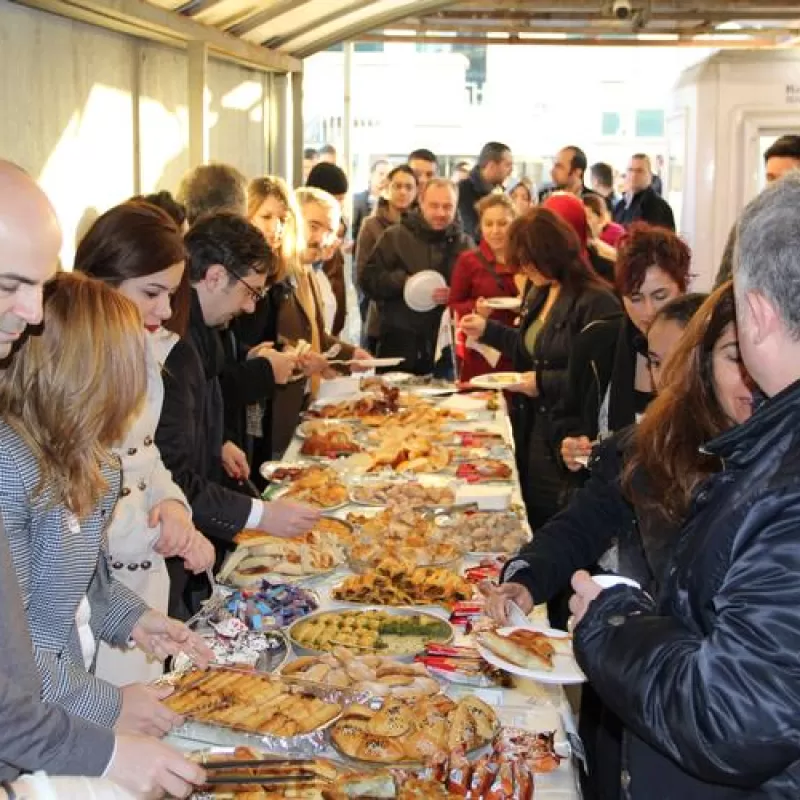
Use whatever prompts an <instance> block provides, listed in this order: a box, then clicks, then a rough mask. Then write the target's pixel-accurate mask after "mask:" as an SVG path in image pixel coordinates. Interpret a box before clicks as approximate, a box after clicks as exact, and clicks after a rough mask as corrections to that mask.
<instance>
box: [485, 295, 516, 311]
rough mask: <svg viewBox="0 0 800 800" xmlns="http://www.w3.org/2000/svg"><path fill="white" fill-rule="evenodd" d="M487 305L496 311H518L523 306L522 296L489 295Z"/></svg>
mask: <svg viewBox="0 0 800 800" xmlns="http://www.w3.org/2000/svg"><path fill="white" fill-rule="evenodd" d="M486 305H487V306H489V308H493V309H494V310H495V311H516V310H517V309H518V308H521V307H522V298H521V297H487V298H486Z"/></svg>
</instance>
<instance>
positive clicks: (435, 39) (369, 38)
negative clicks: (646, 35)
mask: <svg viewBox="0 0 800 800" xmlns="http://www.w3.org/2000/svg"><path fill="white" fill-rule="evenodd" d="M358 41H360V42H387V41H388V42H420V43H425V44H477V45H481V44H482V45H486V44H492V45H511V46H518V45H533V46H537V47H543V46H544V47H547V46H554V45H555V46H558V47H563V46H564V45H572V46H580V47H680V48H683V47H713V48H719V49H725V50H752V49H755V48H759V47H765V48H769V49H775V48H783V47H785V45H784V44H783V43H781V42H776V41H775V40H774V39H748V40H746V41H741V40H738V39H716V38H715V39H714V40H713V41H709V40H705V41H704V40H700V41H695V40H694V39H691V38H689V39H679V40H677V41H650V40H645V41H643V40H641V39H637V38H636V36H635V34H631V35H630V36H628V37H625V38H612V37H606V38H600V37H597V36H595V37H593V38H587V39H584V38H579V37H577V36H576V37H575V38H570V39H551V38H544V37H543V38H539V39H537V38H530V39H529V38H527V37H526V38H524V39H520V38H519V37H516V38H513V37H512V38H509V39H486V38H485V37H477V36H465V37H452V36H388V37H387V36H375V35H372V34H363V35H360V36H359V37H358Z"/></svg>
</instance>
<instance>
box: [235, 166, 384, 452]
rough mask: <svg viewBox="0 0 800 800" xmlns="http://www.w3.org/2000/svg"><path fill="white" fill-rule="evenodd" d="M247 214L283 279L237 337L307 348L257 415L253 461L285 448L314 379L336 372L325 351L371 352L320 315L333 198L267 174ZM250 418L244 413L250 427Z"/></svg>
mask: <svg viewBox="0 0 800 800" xmlns="http://www.w3.org/2000/svg"><path fill="white" fill-rule="evenodd" d="M248 212H249V214H250V221H251V222H252V223H253V224H254V225H255V226H256V227H258V228H260V229H261V231H262V232H263V233H264V235H265V237H266V238H267V242H268V243H269V244H270V247H271V248H272V250H273V252H275V253H276V254H279V256H280V260H281V275H282V278H283V279H282V280H279V281H277V282H276V283H275V284H274V285H273V286H272V287H271V288H270V290H269V292H268V294H267V297H266V298H265V299H264V300H263V301H262V302H261V303H260V304H259V306H258V307H257V308H256V312H255V314H251V315H250V316H249V317H246V318H245V317H242V318H241V319H239V320H237V321H236V323H235V331H236V335H237V338H238V339H239V341H240V343H241V344H242V345H244V346H250V347H252V346H255V345H257V344H258V343H259V342H271V343H273V344H274V346H276V347H278V348H283V349H284V350H289V351H298V350H299V349H305V348H306V347H308V349H306V350H305V352H304V353H303V354H302V355H301V356H300V357H299V358H298V361H297V364H298V366H299V368H300V370H301V373H299V374H298V375H297V376H296V377H295V379H294V380H292V381H290V382H288V383H286V384H285V385H283V386H278V387H276V390H275V394H274V399H273V402H272V404H271V407H270V408H267V409H265V413H264V414H263V416H261V417H260V418H259V420H260V422H261V433H262V437H261V441H260V442H259V443H257V445H256V447H255V448H254V463H259V461H258V459H259V457H260V459H261V461H267V460H269V459H271V458H273V457H280V456H281V455H282V454H283V452H284V451H285V450H286V448H287V447H288V446H289V442H290V441H291V438H292V435H293V433H294V430H295V428H296V427H297V424H298V422H299V420H300V414H301V413H302V411H303V409H304V408H305V407H306V406H307V405H308V402H309V401H310V399H311V398H312V397H313V396H314V395H315V393H316V391H317V389H318V387H319V381H320V378H321V377H322V376H325V377H335V376H336V375H337V374H339V373H337V372H335V371H334V370H332V369H330V368H329V367H328V362H327V359H326V358H324V357H323V356H322V353H323V352H324V351H326V350H328V349H330V348H331V347H337V348H339V349H338V354H337V356H336V357H337V358H345V359H346V358H352V357H353V356H354V355H356V354H357V353H359V352H360V353H361V355H362V356H369V354H368V353H366V352H365V351H358V349H357V348H354V347H353V346H352V345H348V344H346V343H344V342H342V341H340V340H339V339H337V338H336V337H334V336H331V335H330V334H329V333H328V332H327V331H326V330H325V324H324V321H323V319H322V308H323V305H322V299H321V297H320V293H319V287H318V285H317V282H316V279H315V277H314V273H313V269H312V266H311V264H312V263H313V261H315V260H318V258H319V257H321V253H322V249H323V245H324V240H325V237H326V236H327V235H332V234H333V232H334V231H335V230H336V228H337V226H338V224H339V212H338V203H337V201H336V200H335V199H334V198H333V197H332V196H331V195H329V194H328V193H327V192H323V191H321V190H319V189H311V188H304V189H300V190H298V192H297V194H296V195H295V196H294V197H293V196H292V195H290V193H289V191H288V188H287V186H286V184H285V183H284V181H283V180H281V179H280V178H275V177H272V176H269V177H266V178H257V179H255V180H253V181H251V182H250V185H249V186H248ZM257 421H258V420H257ZM250 423H251V419H250V418H249V419H248V427H249V426H250ZM254 427H255V426H254Z"/></svg>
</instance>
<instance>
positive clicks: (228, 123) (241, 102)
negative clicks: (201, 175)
mask: <svg viewBox="0 0 800 800" xmlns="http://www.w3.org/2000/svg"><path fill="white" fill-rule="evenodd" d="M267 86H268V81H267V80H266V76H264V75H263V74H262V73H260V72H254V71H252V70H248V69H245V68H243V67H239V66H236V65H234V64H228V63H226V62H222V61H214V60H209V62H208V89H209V93H210V105H209V112H210V113H209V123H210V133H209V136H210V151H209V152H210V157H211V160H212V161H225V162H226V163H228V164H233V165H234V166H235V167H238V168H239V169H240V170H241V171H242V172H243V173H244V174H245V175H246V176H247V177H248V178H253V177H256V176H258V175H264V174H265V173H266V172H267V158H266V148H267V145H266V142H267V139H266V137H265V135H264V125H265V119H264V105H265V101H266V99H267V97H266V95H267Z"/></svg>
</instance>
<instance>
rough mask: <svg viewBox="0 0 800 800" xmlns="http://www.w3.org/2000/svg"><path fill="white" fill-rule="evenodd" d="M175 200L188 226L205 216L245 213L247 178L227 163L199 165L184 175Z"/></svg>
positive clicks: (243, 214) (244, 214)
mask: <svg viewBox="0 0 800 800" xmlns="http://www.w3.org/2000/svg"><path fill="white" fill-rule="evenodd" d="M177 200H178V202H179V203H181V204H182V205H183V206H184V207H185V209H186V221H187V222H188V223H189V225H190V226H191V225H194V223H195V222H196V221H197V220H198V219H199V218H200V217H202V216H205V215H206V214H215V213H217V212H218V211H227V212H230V213H232V214H241V215H242V216H246V214H247V178H245V176H244V175H242V173H241V172H239V170H238V169H236V167H232V166H230V165H229V164H202V165H200V166H199V167H195V168H194V169H193V170H190V171H189V172H187V173H186V175H184V176H183V180H182V181H181V185H180V187H179V188H178V196H177Z"/></svg>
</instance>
